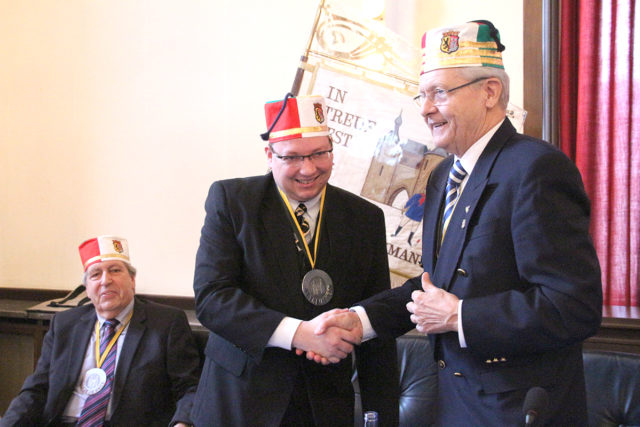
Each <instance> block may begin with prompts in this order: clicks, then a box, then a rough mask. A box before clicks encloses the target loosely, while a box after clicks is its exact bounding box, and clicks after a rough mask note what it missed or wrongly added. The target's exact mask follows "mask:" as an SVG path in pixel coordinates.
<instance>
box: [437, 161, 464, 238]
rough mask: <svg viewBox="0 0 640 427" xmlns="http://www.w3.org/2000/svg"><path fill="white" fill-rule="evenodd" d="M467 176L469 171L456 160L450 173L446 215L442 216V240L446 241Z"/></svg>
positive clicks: (445, 207)
mask: <svg viewBox="0 0 640 427" xmlns="http://www.w3.org/2000/svg"><path fill="white" fill-rule="evenodd" d="M465 176H467V171H466V170H464V168H463V167H462V164H461V163H460V160H456V162H455V163H454V165H453V166H452V167H451V170H450V171H449V179H448V180H447V197H446V199H445V205H444V214H443V215H442V239H444V234H445V233H446V232H447V227H448V226H449V221H450V220H451V214H452V213H453V210H454V209H455V207H456V203H458V197H460V192H459V190H460V184H461V183H462V180H463V179H464V177H465Z"/></svg>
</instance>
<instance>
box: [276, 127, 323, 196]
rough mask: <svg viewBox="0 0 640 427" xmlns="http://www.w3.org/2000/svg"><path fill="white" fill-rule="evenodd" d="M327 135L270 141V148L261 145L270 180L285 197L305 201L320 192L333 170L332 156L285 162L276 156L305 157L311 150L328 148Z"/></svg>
mask: <svg viewBox="0 0 640 427" xmlns="http://www.w3.org/2000/svg"><path fill="white" fill-rule="evenodd" d="M331 148H332V147H331V142H330V141H329V138H328V137H327V136H316V137H310V138H296V139H288V140H285V141H279V142H276V143H274V144H273V149H274V150H275V152H274V151H272V150H271V149H270V148H269V147H268V146H267V147H266V148H265V153H266V154H267V162H268V164H269V167H270V168H271V171H272V173H273V179H274V180H275V181H276V184H277V185H278V187H279V188H280V189H281V190H282V191H284V193H285V194H286V195H287V197H290V198H292V199H294V200H297V201H299V202H306V201H307V200H310V199H313V198H314V197H315V196H317V195H318V194H320V192H321V191H322V189H323V188H324V187H325V186H326V185H327V182H329V178H330V177H331V170H332V169H333V156H332V155H331V154H328V155H326V156H324V157H323V158H322V159H315V160H311V159H310V158H304V159H303V160H301V161H298V162H296V161H294V162H289V161H285V160H283V159H280V158H278V157H277V156H307V155H309V154H312V153H318V152H321V151H327V150H331Z"/></svg>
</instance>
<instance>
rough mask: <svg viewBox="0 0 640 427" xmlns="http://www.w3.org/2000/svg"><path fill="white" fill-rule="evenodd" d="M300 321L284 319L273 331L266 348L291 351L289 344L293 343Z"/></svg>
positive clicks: (289, 318)
mask: <svg viewBox="0 0 640 427" xmlns="http://www.w3.org/2000/svg"><path fill="white" fill-rule="evenodd" d="M300 323H302V320H299V319H294V318H293V317H285V318H283V319H282V320H281V321H280V324H279V325H278V327H277V328H276V330H275V331H273V334H272V335H271V338H269V342H268V343H267V347H280V348H284V349H285V350H291V344H292V343H293V336H294V335H295V333H296V331H297V330H298V326H300Z"/></svg>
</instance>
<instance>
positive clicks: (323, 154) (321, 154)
mask: <svg viewBox="0 0 640 427" xmlns="http://www.w3.org/2000/svg"><path fill="white" fill-rule="evenodd" d="M271 152H272V153H273V155H274V156H276V157H277V158H278V159H280V160H282V161H283V162H284V163H285V164H287V165H296V166H298V165H302V164H303V163H304V159H309V160H311V161H312V162H313V163H321V162H324V161H327V160H329V159H330V158H331V153H332V152H333V148H332V149H330V150H324V151H316V152H315V153H311V154H307V155H306V156H281V155H280V154H278V153H276V152H275V151H273V147H271Z"/></svg>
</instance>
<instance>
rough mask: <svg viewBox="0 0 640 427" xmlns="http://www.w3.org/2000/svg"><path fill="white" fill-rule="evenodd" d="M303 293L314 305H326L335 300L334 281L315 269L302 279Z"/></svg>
mask: <svg viewBox="0 0 640 427" xmlns="http://www.w3.org/2000/svg"><path fill="white" fill-rule="evenodd" d="M302 293H303V294H304V296H305V298H306V299H307V301H309V302H310V303H311V304H313V305H318V306H319V305H325V304H326V303H328V302H329V301H331V298H333V281H332V280H331V277H329V275H328V274H327V273H325V272H324V271H322V270H318V269H313V270H311V271H309V272H308V273H307V274H305V275H304V277H303V278H302Z"/></svg>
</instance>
